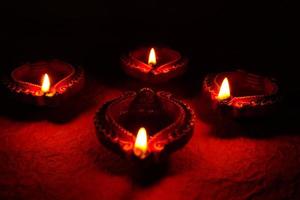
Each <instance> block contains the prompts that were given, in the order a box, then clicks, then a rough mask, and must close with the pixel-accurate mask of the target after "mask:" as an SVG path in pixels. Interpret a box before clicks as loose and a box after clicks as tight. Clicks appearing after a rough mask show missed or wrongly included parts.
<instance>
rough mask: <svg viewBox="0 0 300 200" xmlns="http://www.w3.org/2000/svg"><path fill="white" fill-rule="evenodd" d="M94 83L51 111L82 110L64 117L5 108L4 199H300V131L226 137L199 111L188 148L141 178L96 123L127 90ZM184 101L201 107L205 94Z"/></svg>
mask: <svg viewBox="0 0 300 200" xmlns="http://www.w3.org/2000/svg"><path fill="white" fill-rule="evenodd" d="M94 84H95V85H94V86H93V87H90V88H88V89H87V91H86V92H85V93H84V95H82V96H81V97H80V98H79V99H77V101H78V102H75V103H74V104H71V105H69V106H68V107H66V108H65V109H58V110H55V109H52V110H51V111H47V113H49V112H50V113H52V114H51V116H52V117H53V116H54V118H55V117H56V118H59V117H62V116H64V115H65V114H66V113H67V112H68V111H67V110H68V109H70V108H73V110H74V109H75V110H76V109H78V110H80V112H79V111H78V112H71V110H72V109H70V111H69V112H71V114H70V115H71V116H68V118H67V120H63V121H61V120H53V119H54V118H52V117H45V116H44V115H45V113H46V111H34V110H29V111H28V110H27V111H24V110H16V109H11V108H10V107H8V106H2V108H1V111H0V113H1V116H0V127H1V131H0V199H109V200H114V199H143V200H147V199H170V200H176V199H222V200H224V199H233V200H235V199H299V198H300V179H299V177H300V168H299V166H300V165H299V164H300V146H299V144H300V136H299V135H298V133H299V132H297V130H291V129H286V130H283V131H282V132H280V131H278V133H276V134H274V135H272V134H271V135H270V134H268V136H266V137H249V136H243V135H238V136H234V137H229V138H226V137H225V138H224V137H218V136H216V135H215V134H213V133H212V132H213V131H212V130H213V127H212V125H209V124H208V123H207V122H204V121H203V120H201V119H200V118H199V115H197V116H198V117H197V119H196V124H195V132H194V135H193V137H192V139H191V140H190V142H189V143H188V144H187V146H185V148H183V149H181V150H179V151H178V152H175V153H174V154H172V156H171V158H170V160H169V163H168V165H166V166H164V165H163V166H158V167H159V169H157V170H155V169H153V170H151V173H150V172H145V174H146V175H144V176H142V175H141V173H142V172H141V171H140V172H139V173H135V172H134V170H135V169H134V167H133V166H131V165H129V164H128V163H127V162H126V161H125V160H124V159H122V158H119V157H118V156H117V155H115V154H114V153H112V152H110V151H109V150H107V149H106V148H104V147H103V146H102V145H101V144H100V143H99V141H98V139H97V137H96V133H95V128H94V124H93V117H94V114H95V112H96V110H97V109H98V108H99V107H100V106H101V105H102V104H103V103H104V102H105V101H107V100H110V99H111V98H114V97H116V96H118V95H120V94H121V92H122V90H123V89H117V87H107V86H103V85H101V84H100V83H94ZM91 90H92V92H91ZM178 94H179V93H178ZM184 101H185V102H187V103H190V104H191V106H192V107H194V108H195V110H197V109H196V107H195V105H196V104H198V103H199V101H198V98H196V97H187V98H185V99H184ZM79 105H80V106H79ZM200 106H201V105H200ZM202 106H205V105H202ZM53 113H56V116H55V115H53ZM255 130H256V131H257V130H260V129H255ZM257 134H259V135H262V136H263V135H264V132H263V131H261V133H257ZM149 173H150V175H149Z"/></svg>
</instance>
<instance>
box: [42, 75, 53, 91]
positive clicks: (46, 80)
mask: <svg viewBox="0 0 300 200" xmlns="http://www.w3.org/2000/svg"><path fill="white" fill-rule="evenodd" d="M50 86H51V83H50V79H49V76H48V74H45V75H44V76H43V81H42V87H41V90H42V92H43V93H47V92H49V90H50Z"/></svg>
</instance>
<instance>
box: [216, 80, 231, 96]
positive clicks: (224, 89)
mask: <svg viewBox="0 0 300 200" xmlns="http://www.w3.org/2000/svg"><path fill="white" fill-rule="evenodd" d="M229 97H230V87H229V82H228V78H227V77H225V78H224V80H223V82H222V85H221V87H220V91H219V94H218V97H217V99H218V100H225V99H228V98H229Z"/></svg>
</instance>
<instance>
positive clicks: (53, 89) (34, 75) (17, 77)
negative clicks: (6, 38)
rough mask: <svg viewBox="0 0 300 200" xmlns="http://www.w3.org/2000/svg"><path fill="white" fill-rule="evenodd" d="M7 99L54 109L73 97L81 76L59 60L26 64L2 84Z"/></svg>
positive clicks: (82, 74)
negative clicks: (9, 97)
mask: <svg viewBox="0 0 300 200" xmlns="http://www.w3.org/2000/svg"><path fill="white" fill-rule="evenodd" d="M3 83H4V85H5V87H6V88H7V91H8V93H9V95H10V96H11V97H13V98H14V99H16V100H17V101H19V102H23V103H27V104H32V105H36V106H56V105H59V104H60V103H62V102H64V101H66V100H67V99H69V98H70V97H71V96H73V95H75V94H77V93H78V92H79V91H80V90H81V89H82V87H83V84H84V72H83V70H82V68H80V67H74V66H72V65H70V64H67V63H65V62H62V61H59V60H52V61H41V62H36V63H27V64H24V65H22V66H20V67H17V68H16V69H14V70H13V71H12V73H11V75H10V77H9V78H5V79H4V80H3Z"/></svg>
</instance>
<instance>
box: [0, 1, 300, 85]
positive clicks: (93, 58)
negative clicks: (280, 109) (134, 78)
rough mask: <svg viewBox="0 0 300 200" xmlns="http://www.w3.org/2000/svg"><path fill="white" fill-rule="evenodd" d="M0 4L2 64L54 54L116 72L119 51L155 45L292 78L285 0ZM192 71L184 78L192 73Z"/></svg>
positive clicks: (198, 63) (212, 63)
mask: <svg viewBox="0 0 300 200" xmlns="http://www.w3.org/2000/svg"><path fill="white" fill-rule="evenodd" d="M1 4H2V5H1V31H0V36H1V37H0V38H1V39H0V41H1V45H0V50H1V59H0V62H1V68H2V69H3V68H4V69H5V68H13V67H15V66H17V65H19V64H20V63H23V62H27V61H34V60H39V59H48V58H58V59H62V60H65V61H68V62H71V63H72V64H80V65H83V66H84V67H85V68H86V69H87V71H89V70H90V69H91V70H97V71H99V73H98V74H101V72H104V71H108V72H112V73H108V72H106V73H108V74H110V75H111V77H110V78H114V73H115V72H119V65H118V62H119V57H120V55H121V54H123V53H124V52H126V51H128V50H130V49H132V48H135V47H137V46H143V45H153V44H159V45H166V46H170V47H172V48H174V49H177V50H179V51H181V52H182V53H183V54H185V55H187V56H188V57H189V58H190V59H191V65H190V70H191V71H192V72H195V71H196V72H197V73H201V72H204V73H206V72H210V71H216V70H218V71H224V70H227V69H236V68H242V69H249V70H250V71H260V72H263V73H267V74H268V75H272V76H275V77H277V78H279V79H285V78H286V77H288V78H287V80H288V81H290V82H292V81H294V80H293V78H291V76H292V77H294V78H296V75H295V73H294V71H296V70H295V69H294V68H295V64H294V63H293V62H292V57H293V55H292V54H293V53H292V50H291V48H292V43H293V42H294V40H293V37H292V34H293V30H292V29H293V28H292V27H294V26H295V24H294V22H293V21H294V19H295V17H296V14H295V13H296V12H293V11H292V10H290V9H289V5H288V3H287V2H286V3H285V2H283V1H221V0H213V1H191V2H189V1H179V0H175V1H174V0H173V1H158V0H147V1H140V0H136V1H96V0H93V1H92V0H87V1H78V0H73V1H70V0H68V1H56V0H55V1H53V0H46V1H9V2H5V3H1ZM291 7H292V6H291ZM197 73H190V76H191V77H192V76H193V77H194V76H196V77H197ZM278 76H279V77H278ZM189 78H190V77H189ZM283 82H284V83H286V81H283ZM290 87H293V88H294V87H295V86H294V85H293V84H291V85H290ZM296 88H298V87H296Z"/></svg>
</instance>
